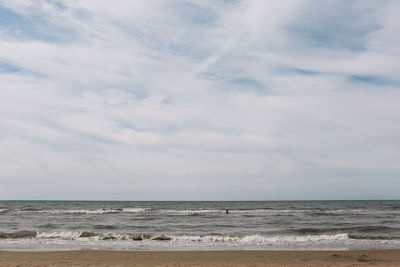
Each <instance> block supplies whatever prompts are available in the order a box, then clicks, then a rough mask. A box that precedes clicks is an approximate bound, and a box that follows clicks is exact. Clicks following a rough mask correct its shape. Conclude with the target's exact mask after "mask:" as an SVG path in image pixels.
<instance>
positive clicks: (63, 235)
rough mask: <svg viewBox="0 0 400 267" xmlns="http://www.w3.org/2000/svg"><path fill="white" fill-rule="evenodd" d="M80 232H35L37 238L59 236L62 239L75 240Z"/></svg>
mask: <svg viewBox="0 0 400 267" xmlns="http://www.w3.org/2000/svg"><path fill="white" fill-rule="evenodd" d="M81 233H82V232H37V233H36V237H38V238H59V239H64V240H75V239H78V238H79V237H80V235H81Z"/></svg>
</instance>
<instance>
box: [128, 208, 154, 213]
mask: <svg viewBox="0 0 400 267" xmlns="http://www.w3.org/2000/svg"><path fill="white" fill-rule="evenodd" d="M147 210H149V209H145V208H123V209H122V211H123V212H129V213H138V212H144V211H147Z"/></svg>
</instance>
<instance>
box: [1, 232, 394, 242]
mask: <svg viewBox="0 0 400 267" xmlns="http://www.w3.org/2000/svg"><path fill="white" fill-rule="evenodd" d="M32 237H36V238H46V239H47V238H50V239H55V238H58V239H63V240H79V239H90V240H130V241H143V240H149V241H187V242H207V243H210V242H211V243H214V242H219V243H221V242H222V243H223V242H239V243H246V244H247V243H254V244H262V243H271V242H310V241H329V240H348V239H350V238H351V239H364V236H349V234H348V233H340V234H323V235H303V236H297V235H275V236H261V235H245V236H229V235H219V234H212V235H166V234H137V233H135V234H120V233H103V232H89V231H76V232H73V231H62V232H39V231H36V232H34V231H19V232H15V233H1V232H0V238H32ZM365 239H373V238H371V237H366V238H365ZM387 239H388V238H387Z"/></svg>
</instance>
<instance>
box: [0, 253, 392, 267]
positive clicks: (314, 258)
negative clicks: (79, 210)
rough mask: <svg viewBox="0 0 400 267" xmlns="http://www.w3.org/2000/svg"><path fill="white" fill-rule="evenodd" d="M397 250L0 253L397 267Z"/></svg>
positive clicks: (98, 262)
mask: <svg viewBox="0 0 400 267" xmlns="http://www.w3.org/2000/svg"><path fill="white" fill-rule="evenodd" d="M399 265H400V251H399V250H363V251H140V252H139V251H59V252H8V251H1V252H0V266H399Z"/></svg>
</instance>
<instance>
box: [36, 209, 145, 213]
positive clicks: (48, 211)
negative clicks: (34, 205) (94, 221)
mask: <svg viewBox="0 0 400 267" xmlns="http://www.w3.org/2000/svg"><path fill="white" fill-rule="evenodd" d="M146 210H148V209H145V208H111V209H108V208H103V209H95V210H84V209H82V210H39V211H37V212H40V213H50V214H110V213H123V212H126V213H140V212H144V211H146Z"/></svg>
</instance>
